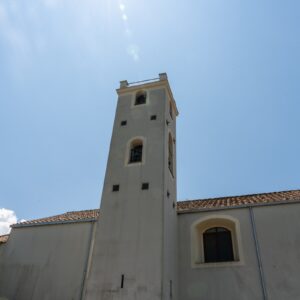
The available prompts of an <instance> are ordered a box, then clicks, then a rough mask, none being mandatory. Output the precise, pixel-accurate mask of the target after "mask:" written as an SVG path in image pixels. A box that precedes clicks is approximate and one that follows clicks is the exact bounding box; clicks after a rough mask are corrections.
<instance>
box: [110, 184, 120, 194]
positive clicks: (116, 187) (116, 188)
mask: <svg viewBox="0 0 300 300" xmlns="http://www.w3.org/2000/svg"><path fill="white" fill-rule="evenodd" d="M119 189H120V185H118V184H114V185H113V187H112V191H113V192H118V191H119Z"/></svg>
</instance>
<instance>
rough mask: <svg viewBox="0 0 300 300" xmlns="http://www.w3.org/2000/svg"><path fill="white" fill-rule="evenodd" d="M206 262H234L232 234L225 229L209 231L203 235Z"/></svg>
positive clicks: (216, 228)
mask: <svg viewBox="0 0 300 300" xmlns="http://www.w3.org/2000/svg"><path fill="white" fill-rule="evenodd" d="M203 244H204V259H205V262H207V263H208V262H222V261H233V260H234V259H233V248H232V239H231V232H230V231H229V230H228V229H226V228H224V227H214V228H210V229H207V230H206V231H205V232H204V234H203Z"/></svg>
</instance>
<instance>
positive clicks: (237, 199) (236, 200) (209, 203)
mask: <svg viewBox="0 0 300 300" xmlns="http://www.w3.org/2000/svg"><path fill="white" fill-rule="evenodd" d="M297 200H298V201H300V190H293V191H282V192H273V193H264V194H253V195H242V196H229V197H220V198H210V199H199V200H190V201H179V202H177V212H179V213H184V212H190V211H197V210H206V209H216V208H231V207H238V206H247V205H256V204H270V203H278V202H283V201H287V202H288V201H297ZM99 212H100V210H99V209H90V210H81V211H71V212H67V213H64V214H60V215H56V216H52V217H46V218H41V219H36V220H30V221H25V222H22V223H17V224H14V225H12V227H22V226H34V225H45V224H51V223H53V224H55V223H60V222H61V223H67V222H77V221H78V222H79V221H81V222H82V221H90V220H96V219H97V218H98V217H99Z"/></svg>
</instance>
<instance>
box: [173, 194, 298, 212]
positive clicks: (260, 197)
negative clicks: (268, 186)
mask: <svg viewBox="0 0 300 300" xmlns="http://www.w3.org/2000/svg"><path fill="white" fill-rule="evenodd" d="M297 200H299V201H300V190H293V191H282V192H273V193H264V194H253V195H242V196H229V197H220V198H210V199H199V200H190V201H180V202H177V211H178V212H179V213H181V212H188V211H194V210H201V209H214V208H224V207H228V208H229V207H237V206H247V205H255V204H268V203H276V202H277V203H278V202H283V201H297Z"/></svg>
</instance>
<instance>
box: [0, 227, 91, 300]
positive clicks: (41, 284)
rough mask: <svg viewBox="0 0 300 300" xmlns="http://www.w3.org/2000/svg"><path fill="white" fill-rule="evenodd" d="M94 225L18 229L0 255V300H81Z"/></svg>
mask: <svg viewBox="0 0 300 300" xmlns="http://www.w3.org/2000/svg"><path fill="white" fill-rule="evenodd" d="M92 224H93V223H91V222H87V223H72V224H64V225H46V226H34V227H22V228H14V229H13V230H12V231H11V234H10V237H9V240H8V242H7V243H6V244H5V249H4V251H3V252H2V253H1V255H0V299H2V298H3V299H8V300H53V299H55V300H77V299H80V293H81V287H82V282H83V276H84V271H85V266H86V261H87V255H88V250H89V240H90V233H91V226H92ZM1 247H3V246H1Z"/></svg>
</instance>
